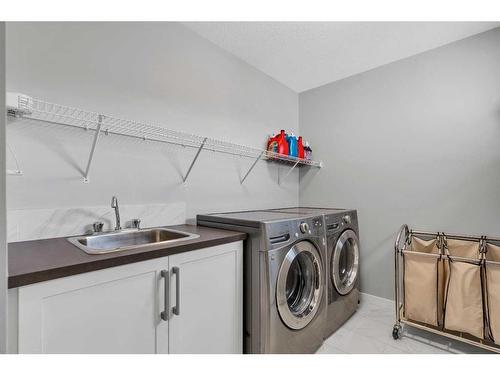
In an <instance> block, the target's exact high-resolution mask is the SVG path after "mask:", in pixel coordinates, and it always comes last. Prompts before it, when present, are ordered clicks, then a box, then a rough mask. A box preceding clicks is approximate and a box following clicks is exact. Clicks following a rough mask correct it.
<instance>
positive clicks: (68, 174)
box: [7, 22, 298, 218]
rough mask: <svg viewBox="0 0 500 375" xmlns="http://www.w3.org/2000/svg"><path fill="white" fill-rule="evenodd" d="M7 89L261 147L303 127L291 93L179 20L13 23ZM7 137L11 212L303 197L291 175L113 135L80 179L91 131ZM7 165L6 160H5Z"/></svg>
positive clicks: (212, 205)
mask: <svg viewBox="0 0 500 375" xmlns="http://www.w3.org/2000/svg"><path fill="white" fill-rule="evenodd" d="M7 90H8V91H15V92H21V93H26V94H28V95H31V96H34V97H38V98H41V99H44V100H47V101H52V102H56V103H60V104H65V105H69V106H75V107H81V108H84V109H88V110H92V111H96V112H103V113H105V114H106V113H107V114H114V115H118V116H121V117H123V118H128V119H133V120H139V121H146V122H153V123H158V124H161V125H162V126H166V127H169V128H172V129H177V130H182V131H186V132H191V133H195V134H199V135H206V136H212V137H216V138H221V139H225V140H229V141H233V142H236V143H241V144H245V145H250V146H256V147H264V146H265V141H266V137H267V135H268V134H269V133H271V132H274V131H275V130H277V129H281V128H286V129H290V130H294V131H295V132H297V130H298V94H296V93H295V92H293V91H292V90H290V89H288V88H286V87H285V86H283V85H281V84H280V83H278V82H277V81H275V80H273V79H271V78H270V77H268V76H266V75H265V74H263V73H261V72H259V71H258V70H256V69H254V68H252V67H251V66H249V65H247V64H246V63H244V62H242V61H241V60H238V59H237V58H235V57H234V56H232V55H230V54H228V53H226V52H225V51H223V50H222V49H220V48H218V47H216V46H215V45H213V44H212V43H210V42H208V41H207V40H205V39H203V38H201V37H200V36H198V35H197V34H195V33H194V32H192V31H190V30H189V29H187V28H186V27H184V26H182V25H180V24H176V23H50V22H49V23H8V24H7ZM9 122H10V123H9V124H8V128H7V131H8V142H9V145H10V146H11V148H12V150H13V152H14V154H15V155H16V157H17V158H18V159H19V163H20V167H21V169H22V170H23V171H24V176H22V177H9V180H8V207H9V209H26V210H31V209H35V208H64V207H90V206H101V205H102V206H104V205H109V201H110V199H111V196H112V195H113V194H116V195H118V197H119V198H120V202H121V203H123V204H127V203H128V204H145V203H162V204H163V203H177V202H184V203H185V204H186V210H187V217H188V218H189V217H193V216H194V215H195V214H197V213H200V212H209V211H223V210H237V209H254V208H265V207H280V206H287V205H295V204H297V203H298V172H294V173H293V174H292V175H291V176H289V178H288V179H287V180H286V181H285V182H284V183H283V184H282V185H278V183H277V174H278V173H280V172H285V171H284V170H283V168H282V167H277V166H276V165H272V164H269V163H266V162H260V163H259V164H258V165H257V167H256V169H255V170H254V172H252V174H251V175H250V176H249V177H248V179H247V180H246V181H245V184H244V185H240V177H241V176H242V175H243V174H244V173H245V172H246V170H247V169H248V168H249V167H250V165H251V164H252V160H251V159H246V158H239V157H231V156H226V155H221V154H214V153H212V152H204V153H202V156H201V157H200V159H199V162H198V163H197V164H196V165H195V167H194V169H193V171H192V173H191V175H190V178H189V180H188V182H187V184H182V179H181V174H182V173H185V171H186V170H187V168H188V166H189V163H190V161H191V159H192V158H193V156H194V154H195V151H194V150H192V149H186V150H184V149H181V148H180V147H176V146H172V147H169V146H164V145H154V144H151V143H144V142H143V141H134V140H129V139H124V138H120V137H115V136H109V137H103V138H102V140H101V141H100V143H99V145H98V149H97V153H96V157H95V161H94V164H93V167H92V171H91V176H90V184H84V183H82V176H81V170H82V169H84V168H85V163H86V161H87V157H88V152H89V149H90V144H91V134H88V133H85V132H84V131H80V130H74V131H73V130H71V129H67V128H61V127H57V126H55V125H41V124H40V123H35V122H29V121H9ZM8 163H9V167H13V165H11V164H12V163H13V159H12V158H10V155H9V158H8Z"/></svg>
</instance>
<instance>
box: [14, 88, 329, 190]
mask: <svg viewBox="0 0 500 375" xmlns="http://www.w3.org/2000/svg"><path fill="white" fill-rule="evenodd" d="M7 107H8V114H9V115H10V116H15V117H22V118H27V119H31V120H37V121H43V122H49V123H53V124H58V125H64V126H70V127H76V128H81V129H84V130H86V131H93V132H94V133H95V134H94V138H93V142H92V145H91V149H90V153H89V158H88V160H87V166H86V168H85V172H84V174H83V181H84V182H86V183H88V182H89V175H90V170H91V166H92V161H93V158H94V153H95V150H96V148H97V145H98V140H99V138H100V136H101V135H103V134H104V135H110V134H113V135H120V136H124V137H131V138H137V139H142V140H144V141H153V142H162V143H168V144H174V145H180V146H184V147H191V148H195V149H197V152H196V154H195V156H194V158H193V160H192V161H191V164H190V166H189V168H188V170H187V172H186V174H185V175H184V176H183V181H184V182H186V180H187V178H188V176H189V174H190V173H191V171H192V169H193V166H194V165H195V163H196V161H197V159H198V157H199V156H200V153H201V152H202V150H210V151H215V152H219V153H224V154H229V155H236V156H241V157H246V158H250V159H254V161H253V163H252V164H251V166H250V168H249V169H248V171H247V172H246V174H245V175H244V177H243V178H242V179H241V181H240V182H241V183H243V182H244V181H245V180H246V178H247V177H248V175H249V174H250V172H251V171H252V170H253V168H254V167H255V165H256V164H257V162H258V161H259V160H267V161H271V162H282V163H286V164H287V165H289V166H290V169H289V171H288V173H286V175H285V177H286V176H288V175H289V174H290V173H291V171H292V170H293V169H294V168H295V167H297V166H308V167H315V168H321V167H322V163H321V162H317V161H313V160H306V159H299V158H296V157H292V156H287V155H281V154H277V153H274V152H270V151H267V150H262V149H258V148H253V147H248V146H243V145H239V144H236V143H231V142H227V141H222V140H218V139H215V138H210V137H203V136H199V135H194V134H189V133H184V132H179V131H176V130H170V129H167V128H164V127H162V126H159V125H154V124H147V123H143V122H139V121H133V120H126V119H122V118H118V117H115V116H109V115H104V114H101V113H97V112H90V111H86V110H83V109H79V108H74V107H68V106H64V105H60V104H55V103H49V102H46V101H43V100H39V99H34V98H31V97H29V96H26V95H23V94H14V93H8V102H7ZM16 174H18V173H16ZM282 179H283V178H282Z"/></svg>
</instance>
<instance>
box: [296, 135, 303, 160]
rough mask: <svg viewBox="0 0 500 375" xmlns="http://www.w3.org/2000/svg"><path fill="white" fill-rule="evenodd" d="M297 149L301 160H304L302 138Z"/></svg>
mask: <svg viewBox="0 0 500 375" xmlns="http://www.w3.org/2000/svg"><path fill="white" fill-rule="evenodd" d="M297 148H298V157H299V159H304V144H303V142H302V136H300V137H299V139H298V141H297Z"/></svg>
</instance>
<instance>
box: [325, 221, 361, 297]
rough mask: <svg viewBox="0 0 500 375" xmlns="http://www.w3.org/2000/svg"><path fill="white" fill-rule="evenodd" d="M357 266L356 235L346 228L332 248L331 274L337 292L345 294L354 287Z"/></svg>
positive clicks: (357, 246) (357, 248)
mask: <svg viewBox="0 0 500 375" xmlns="http://www.w3.org/2000/svg"><path fill="white" fill-rule="evenodd" d="M358 268H359V245H358V237H357V236H356V233H354V231H352V230H351V229H348V230H346V231H345V232H343V233H342V234H341V236H340V237H339V239H338V240H337V243H336V244H335V249H334V250H333V259H332V265H331V275H332V281H333V284H334V285H335V289H337V292H339V293H340V294H342V295H346V294H348V293H349V292H350V291H351V290H352V289H353V288H354V285H355V284H356V279H357V277H358Z"/></svg>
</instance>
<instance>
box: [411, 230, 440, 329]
mask: <svg viewBox="0 0 500 375" xmlns="http://www.w3.org/2000/svg"><path fill="white" fill-rule="evenodd" d="M403 258H404V264H403V266H404V276H403V289H404V317H405V318H406V319H409V320H413V321H417V322H421V323H425V324H429V325H433V326H438V325H439V324H440V321H441V316H442V298H443V293H442V290H443V288H444V276H443V267H442V264H443V263H442V261H441V259H440V258H441V257H440V255H439V248H438V247H437V239H431V240H427V241H426V240H423V239H421V238H418V237H415V236H412V238H411V245H410V248H409V249H407V250H404V251H403Z"/></svg>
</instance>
